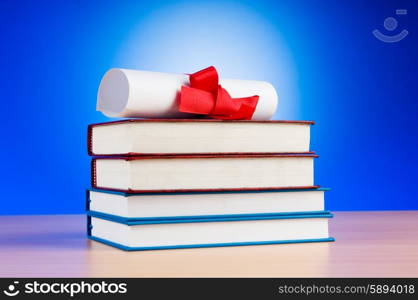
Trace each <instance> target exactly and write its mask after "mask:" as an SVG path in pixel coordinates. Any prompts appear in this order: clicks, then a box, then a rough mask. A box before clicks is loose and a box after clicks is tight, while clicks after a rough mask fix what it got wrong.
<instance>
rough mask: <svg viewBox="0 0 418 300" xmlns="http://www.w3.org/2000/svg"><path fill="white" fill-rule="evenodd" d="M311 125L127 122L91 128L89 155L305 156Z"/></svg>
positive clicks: (176, 120)
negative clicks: (295, 154)
mask: <svg viewBox="0 0 418 300" xmlns="http://www.w3.org/2000/svg"><path fill="white" fill-rule="evenodd" d="M313 124H314V122H312V121H245V120H214V119H128V120H122V121H114V122H106V123H98V124H91V125H89V126H88V132H87V145H88V154H89V155H91V156H139V155H200V154H224V155H227V154H228V155H230V154H260V153H265V154H268V153H273V154H274V153H307V152H310V149H309V143H310V126H311V125H313Z"/></svg>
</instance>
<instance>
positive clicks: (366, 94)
mask: <svg viewBox="0 0 418 300" xmlns="http://www.w3.org/2000/svg"><path fill="white" fill-rule="evenodd" d="M397 8H404V9H408V15H406V16H396V15H395V9H397ZM0 11H1V12H0V14H1V19H0V20H1V21H0V22H1V29H0V30H1V36H0V38H1V47H0V54H1V55H0V61H1V66H2V72H1V75H0V76H1V78H0V82H1V90H0V93H1V107H2V126H0V128H1V140H2V145H1V150H0V151H1V157H2V163H1V166H2V167H1V175H0V176H1V178H0V179H1V180H0V182H1V185H2V192H1V193H2V194H1V199H2V203H1V206H0V214H41V213H48V214H49V213H51V214H52V213H81V212H82V211H83V209H84V202H83V201H84V189H85V188H86V187H88V185H89V158H88V156H87V153H86V126H87V124H89V123H95V122H103V121H108V120H109V119H108V118H106V117H105V116H103V115H102V114H101V113H99V112H96V111H95V104H96V91H97V87H98V84H99V82H100V79H101V76H102V75H103V74H104V73H105V71H106V70H107V69H109V68H111V67H127V68H138V69H145V70H155V71H163V72H184V73H189V72H193V71H196V70H198V69H200V68H203V67H206V66H209V65H215V66H217V67H218V69H219V71H220V73H221V76H223V77H235V78H248V79H260V80H267V81H270V82H272V83H273V84H274V85H275V86H276V87H277V90H278V93H279V95H280V97H281V102H280V106H279V110H278V112H277V114H276V116H275V119H307V120H315V121H316V125H315V126H314V127H313V130H312V149H313V150H316V151H317V152H318V154H319V155H320V158H319V159H318V160H317V161H316V171H315V176H316V183H317V184H320V185H322V186H326V187H331V188H332V191H331V192H330V193H329V194H328V198H327V208H328V209H331V210H387V209H418V201H417V200H418V192H417V189H416V185H417V183H418V182H417V181H418V179H417V178H418V170H417V167H418V158H417V153H416V150H417V145H418V123H417V121H418V120H417V119H418V104H417V100H418V88H417V78H418V76H417V75H418V54H417V53H418V51H417V50H418V40H417V34H418V24H417V22H418V21H417V20H418V2H417V1H406V0H405V1H381V0H379V1H378V0H374V1H371V0H370V1H361V2H360V1H309V0H299V1H294V0H292V1H290V0H285V1H257V2H256V1H196V0H195V1H179V2H164V1H149V2H147V3H141V2H140V1H93V0H90V1H32V2H25V1H1V3H0ZM389 16H394V17H396V19H397V20H398V21H399V28H398V29H397V30H396V31H394V32H395V33H397V32H399V31H400V30H401V29H407V30H409V32H410V34H409V36H408V37H407V38H406V39H405V40H403V41H401V42H399V43H396V44H386V43H383V42H381V41H379V40H377V39H376V38H375V37H374V36H373V35H372V34H371V32H372V30H373V29H380V30H381V31H382V32H385V33H387V31H385V29H384V28H383V25H382V23H383V20H384V19H385V18H386V17H389Z"/></svg>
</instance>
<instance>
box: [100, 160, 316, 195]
mask: <svg viewBox="0 0 418 300" xmlns="http://www.w3.org/2000/svg"><path fill="white" fill-rule="evenodd" d="M315 157H317V155H315V154H310V153H306V154H299V155H298V154H275V155H273V154H270V155H267V154H265V155H224V156H221V155H200V156H136V157H106V158H94V159H93V160H92V186H93V188H101V189H108V190H117V191H123V192H128V193H134V192H176V191H231V190H272V189H307V188H317V187H318V186H314V169H313V159H314V158H315Z"/></svg>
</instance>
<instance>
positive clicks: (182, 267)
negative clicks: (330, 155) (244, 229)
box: [0, 211, 418, 277]
mask: <svg viewBox="0 0 418 300" xmlns="http://www.w3.org/2000/svg"><path fill="white" fill-rule="evenodd" d="M330 231H331V235H332V236H333V237H335V238H336V242H334V243H313V244H287V245H266V246H246V247H223V248H201V249H184V250H178V249H177V250H160V251H144V252H124V251H121V250H118V249H114V248H112V247H109V246H106V245H103V244H100V243H97V242H94V241H90V240H87V239H86V237H85V217H84V216H82V215H39V216H0V276H1V277H418V211H385V212H336V213H335V217H334V218H333V219H331V222H330Z"/></svg>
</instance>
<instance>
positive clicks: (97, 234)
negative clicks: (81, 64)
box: [87, 213, 334, 251]
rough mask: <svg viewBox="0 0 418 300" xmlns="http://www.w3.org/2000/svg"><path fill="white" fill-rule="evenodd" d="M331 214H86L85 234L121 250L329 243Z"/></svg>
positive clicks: (331, 239)
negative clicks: (152, 217)
mask: <svg viewBox="0 0 418 300" xmlns="http://www.w3.org/2000/svg"><path fill="white" fill-rule="evenodd" d="M331 217H332V214H330V213H325V214H322V215H303V216H300V215H289V216H264V217H246V218H222V219H220V218H217V219H176V220H156V221H131V222H126V221H125V222H124V221H121V220H114V219H109V218H105V217H97V216H92V215H89V216H88V217H87V218H88V221H87V223H88V224H87V226H88V228H87V233H88V237H89V238H90V239H92V240H95V241H99V242H102V243H106V244H109V245H111V246H114V247H117V248H120V249H123V250H128V251H129V250H158V249H174V248H199V247H222V246H242V245H263V244H282V243H302V242H330V241H334V239H333V238H331V237H329V233H328V219H329V218H331Z"/></svg>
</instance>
